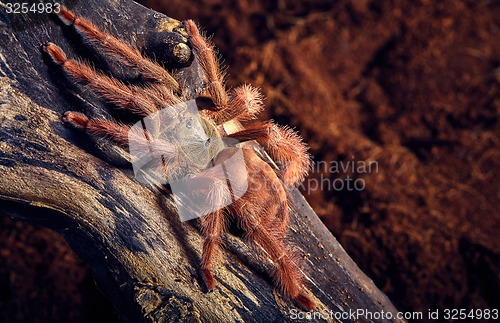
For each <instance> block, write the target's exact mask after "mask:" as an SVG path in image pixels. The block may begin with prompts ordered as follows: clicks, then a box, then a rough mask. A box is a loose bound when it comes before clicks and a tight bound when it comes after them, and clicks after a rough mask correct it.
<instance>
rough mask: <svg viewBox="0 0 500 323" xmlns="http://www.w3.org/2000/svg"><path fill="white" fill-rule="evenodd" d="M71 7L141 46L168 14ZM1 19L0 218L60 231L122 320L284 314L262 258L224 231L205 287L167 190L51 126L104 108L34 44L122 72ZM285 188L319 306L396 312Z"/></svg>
mask: <svg viewBox="0 0 500 323" xmlns="http://www.w3.org/2000/svg"><path fill="white" fill-rule="evenodd" d="M74 2H75V1H73V3H74ZM74 11H75V12H77V13H78V14H80V15H82V16H85V17H87V18H90V19H91V20H92V21H94V23H96V24H97V25H98V26H100V27H103V28H106V29H107V30H109V31H110V32H111V33H113V34H115V35H116V36H118V37H120V38H123V39H126V40H128V41H130V42H135V43H137V44H139V45H140V46H142V47H144V46H146V47H148V48H149V47H150V46H151V44H152V43H151V41H152V40H155V41H157V40H158V38H157V36H156V35H157V33H158V26H167V27H168V26H169V23H168V22H172V21H173V20H169V19H170V18H166V17H164V16H162V15H160V14H158V13H155V12H152V11H150V10H148V9H146V8H144V7H141V6H139V5H138V4H136V3H134V2H132V1H128V0H124V1H105V0H91V1H76V5H75V6H74ZM0 17H1V19H0V44H2V48H1V50H0V174H1V179H0V213H1V214H4V215H9V216H12V217H14V218H17V219H23V220H26V221H29V222H32V223H37V224H41V225H44V226H47V227H50V228H52V229H54V230H56V231H58V232H60V233H61V234H62V235H64V237H65V238H66V240H67V241H68V243H69V244H70V246H71V247H72V248H73V250H74V251H75V252H76V253H77V254H78V255H79V256H80V257H81V258H82V259H84V260H85V261H86V262H87V263H88V264H89V266H90V267H91V268H92V270H93V272H94V275H95V277H96V281H97V283H98V284H99V286H100V288H101V289H102V290H103V291H104V292H105V293H106V295H107V296H108V297H109V298H110V299H111V300H112V301H113V303H114V304H115V306H116V308H117V311H118V312H119V313H120V316H121V317H122V318H123V320H124V321H137V320H140V319H147V320H149V319H150V320H154V321H176V320H189V321H205V322H209V321H211V322H216V321H220V322H226V321H269V320H272V321H288V320H290V319H291V311H292V310H294V309H296V308H295V307H294V306H293V304H291V303H290V302H289V301H287V300H285V299H283V298H282V297H281V296H280V295H279V293H277V292H275V291H274V289H273V285H272V282H271V281H270V279H269V278H268V277H269V276H268V275H267V274H266V270H269V263H268V261H267V260H266V259H262V258H261V257H258V256H256V255H255V252H252V251H251V250H250V249H249V248H248V247H247V245H245V244H244V243H243V242H242V241H241V240H240V239H239V238H237V237H235V236H232V235H227V237H226V238H225V242H226V246H227V251H226V252H224V253H223V256H221V257H220V261H219V262H218V265H217V266H216V270H215V275H216V279H217V282H218V286H219V287H218V288H217V290H216V291H214V292H212V293H205V287H204V286H203V283H202V281H201V280H200V275H199V272H198V270H199V263H200V255H201V246H202V238H201V237H200V234H199V233H198V231H197V230H196V228H195V226H194V225H193V223H181V222H180V221H179V218H178V216H177V215H176V213H175V207H174V206H173V203H172V200H171V198H169V197H168V195H165V194H163V193H161V192H160V191H159V190H157V189H155V188H154V187H149V188H148V187H145V186H144V185H141V184H139V183H137V182H136V181H134V178H133V174H132V172H131V169H130V166H129V164H128V163H127V162H126V161H125V160H123V159H122V157H120V153H118V154H115V156H114V157H113V151H114V150H113V148H112V147H110V146H109V145H107V144H102V143H98V145H100V146H102V147H101V148H104V150H107V153H106V154H104V153H102V151H101V149H100V148H99V149H98V148H96V145H95V143H94V142H93V141H92V140H91V139H90V138H89V137H87V136H86V135H84V134H81V133H78V132H76V131H74V130H72V129H69V128H68V127H66V126H64V125H63V124H62V123H61V115H62V113H63V112H64V111H66V110H68V109H72V110H80V111H85V112H86V113H88V114H91V115H101V114H108V112H106V111H107V110H109V109H107V107H106V106H105V105H104V104H103V103H102V101H100V100H99V99H98V98H97V97H95V96H94V95H92V94H91V93H89V92H84V91H82V90H81V88H79V87H77V86H74V85H71V84H67V81H66V78H65V77H64V76H63V75H61V73H60V72H58V71H57V69H55V68H54V66H53V65H51V64H50V62H49V61H48V60H47V58H46V57H45V56H44V55H43V54H42V52H41V50H40V44H41V43H43V42H46V41H49V40H50V41H52V42H55V43H57V44H58V45H60V46H61V47H62V48H63V49H64V50H65V51H66V52H67V53H68V55H69V56H73V57H75V56H76V57H84V58H87V59H92V60H93V61H96V60H97V63H96V65H97V67H99V68H107V69H111V70H113V71H114V72H115V74H119V75H120V74H121V75H125V76H129V77H130V75H128V74H127V72H126V71H122V70H120V67H119V66H118V65H116V64H113V63H110V64H106V63H104V61H103V60H101V59H100V58H99V56H98V55H95V54H93V51H92V48H91V47H89V46H87V45H85V44H84V43H83V42H82V41H81V39H80V38H79V36H78V35H77V34H75V33H74V31H73V29H72V28H71V27H66V26H62V25H61V24H60V23H59V22H58V20H57V19H56V18H55V17H51V18H43V19H42V20H41V21H36V19H35V18H36V17H35V18H34V17H27V18H26V17H24V18H22V19H20V18H19V17H15V19H13V18H14V17H12V16H9V15H8V14H6V13H5V12H4V10H2V9H0ZM193 18H196V17H193ZM34 19H35V20H34ZM158 22H163V24H159V23H158ZM164 35H167V34H164ZM167 36H168V35H167ZM170 36H172V37H174V36H175V35H170ZM173 39H178V38H175V37H174V38H173ZM177 65H178V66H179V64H177ZM178 73H179V75H180V77H181V78H183V79H185V80H186V82H187V83H188V84H190V85H191V86H192V87H193V88H195V87H197V86H199V80H198V79H197V78H196V75H197V73H198V69H197V63H196V62H194V63H193V65H191V66H190V67H187V68H183V69H180V70H179V71H178ZM118 152H119V151H118ZM291 194H292V195H293V197H294V200H295V202H296V205H295V209H296V212H294V215H293V220H292V226H291V229H290V236H291V237H290V240H291V241H292V242H293V243H295V244H296V245H297V246H299V247H300V249H301V255H302V256H303V260H304V263H303V268H304V269H305V270H306V271H307V272H308V274H307V277H308V280H309V281H308V289H309V291H310V295H311V296H312V297H313V299H314V300H315V301H316V302H317V304H318V310H319V311H321V310H323V309H329V310H332V311H334V312H339V311H349V310H354V311H355V310H357V309H366V310H369V311H371V312H380V311H382V310H383V311H385V312H392V313H396V310H395V308H394V307H393V306H392V304H391V302H390V301H389V300H388V299H387V297H386V296H385V295H384V294H383V293H382V292H380V291H379V290H378V289H377V288H376V287H375V286H374V284H373V283H372V281H371V280H370V279H368V278H367V277H366V276H365V275H364V274H363V273H362V272H361V271H360V270H359V269H358V267H357V266H356V265H355V264H354V263H353V261H352V260H351V259H350V258H349V257H348V256H347V255H346V253H345V251H344V250H343V248H342V247H341V246H340V245H339V244H338V242H337V241H336V240H335V238H334V237H333V236H332V235H331V233H330V232H329V231H328V230H327V229H326V228H325V227H324V225H323V224H322V223H321V221H320V220H319V218H318V217H317V216H316V215H315V213H314V212H313V210H311V208H310V207H309V205H308V204H307V202H306V201H305V200H304V198H303V197H302V195H301V194H300V193H299V192H298V191H297V190H293V191H292V192H291ZM360 318H361V317H360Z"/></svg>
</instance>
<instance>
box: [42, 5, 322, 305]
mask: <svg viewBox="0 0 500 323" xmlns="http://www.w3.org/2000/svg"><path fill="white" fill-rule="evenodd" d="M58 15H59V17H60V18H61V20H62V21H63V22H65V23H66V24H67V25H71V26H73V27H74V28H75V29H76V30H77V31H78V32H79V33H80V34H81V35H82V37H83V38H84V39H86V40H87V41H90V42H92V43H93V44H94V45H95V46H96V47H97V48H100V49H101V50H103V52H104V53H105V54H107V55H108V56H110V57H112V58H114V59H116V60H118V61H119V62H121V63H122V64H123V65H124V66H126V67H128V68H130V69H134V70H136V71H137V72H139V73H140V75H141V77H142V80H143V82H144V83H145V85H144V86H142V87H141V86H136V85H129V84H126V83H124V82H122V81H120V80H118V79H115V78H113V77H112V76H108V75H105V74H103V73H101V72H99V71H96V70H94V69H93V68H91V67H90V66H89V65H87V64H85V63H83V62H80V61H77V60H74V59H68V58H67V57H66V55H65V54H64V52H63V51H62V50H61V49H60V48H59V47H58V46H56V45H55V44H53V43H47V44H46V45H44V46H43V49H44V51H45V52H46V53H48V55H49V56H50V57H51V58H52V60H53V61H54V62H55V63H56V64H58V65H59V66H60V67H61V68H62V69H63V70H64V71H65V72H66V74H67V75H68V76H69V77H70V78H71V79H73V80H74V81H77V82H79V83H82V84H84V85H85V86H87V87H88V88H90V89H91V90H93V91H94V92H95V93H97V94H98V95H100V96H101V97H103V98H104V99H106V100H107V101H108V102H110V103H112V104H114V105H115V106H116V107H117V108H121V109H126V110H128V111H131V112H132V113H135V114H137V115H139V116H142V117H145V118H146V117H148V116H150V115H152V114H155V113H158V112H159V111H162V112H165V113H167V114H169V115H171V118H172V119H170V120H177V122H174V123H173V124H172V125H170V124H169V125H166V126H163V125H162V126H161V127H160V128H159V129H167V128H168V129H174V128H175V129H177V130H172V131H173V133H176V134H177V138H180V139H181V140H180V141H179V142H175V141H169V140H168V134H167V135H164V136H158V135H155V134H154V133H149V132H150V129H149V128H148V129H147V131H146V130H142V131H136V130H134V129H133V128H132V127H131V126H129V125H125V124H121V123H117V122H115V121H111V120H104V119H92V118H88V117H87V116H85V115H84V114H82V113H79V112H71V111H68V112H66V113H65V114H64V116H63V121H64V122H66V123H68V124H70V125H72V126H74V127H75V128H78V129H82V130H84V131H86V132H87V133H89V134H92V135H94V136H100V137H108V138H109V139H111V140H112V141H114V142H116V143H118V144H120V145H122V146H125V147H132V146H134V147H139V151H140V150H141V147H144V151H146V150H148V151H149V152H150V153H152V154H155V153H157V154H158V155H161V156H162V163H161V167H163V171H164V172H165V174H168V175H169V176H170V178H175V177H186V176H187V177H189V180H190V181H189V183H188V184H186V185H188V186H189V185H191V184H190V183H196V187H195V188H193V190H192V191H193V192H192V194H193V195H196V194H202V195H205V196H209V197H210V198H211V199H214V200H217V199H218V198H220V197H221V196H224V193H225V192H223V190H224V189H227V186H226V185H221V184H222V183H221V182H220V180H219V179H218V178H216V177H214V174H213V172H211V170H212V168H207V167H206V166H207V164H209V165H212V166H214V165H215V166H216V165H221V164H222V163H224V162H225V161H226V160H228V158H230V157H231V156H232V155H233V154H234V152H235V150H236V149H241V151H242V156H243V159H244V164H245V169H246V174H244V175H245V177H246V178H247V181H248V183H247V184H248V187H247V188H246V191H245V193H244V194H243V195H242V196H241V197H240V198H238V199H235V200H233V201H232V203H231V204H229V205H226V206H224V207H223V208H220V209H215V210H213V211H211V212H210V213H209V214H206V215H204V216H202V217H201V218H200V227H201V231H202V234H203V235H204V237H205V242H204V244H203V256H202V258H203V259H202V265H201V266H202V276H203V278H204V281H205V283H206V285H207V287H208V289H209V290H212V289H214V288H215V280H214V278H213V276H212V274H211V268H212V262H213V260H214V257H215V255H216V254H217V251H218V249H219V245H220V243H221V234H223V233H224V231H225V229H226V224H227V222H228V221H227V220H228V217H229V216H232V217H234V218H235V219H236V221H237V222H238V224H239V226H240V227H241V228H242V229H243V231H244V232H245V237H246V238H248V239H249V240H250V241H252V242H255V243H256V244H257V245H259V246H260V247H261V248H262V249H263V250H264V251H265V252H266V253H267V255H268V256H269V257H270V259H271V260H272V261H273V263H274V266H275V270H274V271H273V276H274V280H275V282H276V285H277V286H278V287H279V288H280V290H281V291H282V292H283V294H284V295H285V296H287V297H290V298H292V299H293V300H295V301H296V302H298V303H299V304H300V305H301V306H302V307H304V308H306V309H312V308H314V303H313V302H312V301H311V300H310V299H309V297H308V296H306V295H305V293H303V292H302V291H301V284H302V283H303V281H304V275H303V273H302V272H301V271H300V269H299V267H298V265H297V258H298V257H297V256H296V255H295V253H294V252H293V251H292V249H291V248H290V246H288V245H286V244H285V237H286V232H287V228H288V223H289V216H290V215H289V205H288V200H287V194H286V187H287V186H292V185H296V184H298V183H299V182H300V181H302V180H303V179H304V176H305V175H306V173H307V171H308V169H309V167H310V163H311V161H310V158H309V155H308V154H307V149H306V147H305V145H304V144H303V143H302V141H301V139H300V137H298V136H297V135H296V134H295V133H294V132H293V131H291V130H290V129H288V128H282V127H279V126H277V125H275V124H273V123H272V122H258V121H254V122H253V123H250V124H248V125H247V126H246V129H244V130H241V131H238V132H235V133H231V134H228V133H226V132H225V131H224V127H223V124H224V123H226V122H227V121H231V120H237V121H249V120H251V119H254V118H255V116H256V115H257V114H258V113H259V112H260V111H261V109H262V108H263V103H262V95H261V94H260V93H259V91H258V90H257V89H255V88H253V87H251V86H249V85H243V86H239V87H237V88H235V89H233V90H232V91H231V92H230V93H229V94H228V93H227V92H226V89H225V87H224V80H223V76H222V74H221V72H220V68H219V65H218V62H217V59H216V56H215V55H214V52H213V48H212V46H211V45H210V44H208V43H207V40H206V39H205V38H204V37H203V36H202V35H201V34H200V33H199V31H198V28H197V27H196V25H195V24H194V22H193V21H191V20H188V21H185V22H184V28H185V29H186V31H187V34H188V35H189V41H190V44H191V47H192V49H193V52H194V53H195V55H196V58H197V60H198V62H199V64H200V66H201V69H202V71H203V74H204V78H205V84H206V86H205V89H204V90H203V91H202V93H198V95H197V96H196V97H195V98H192V97H190V96H189V94H187V92H188V91H185V90H184V89H183V87H182V86H181V85H180V84H179V82H178V81H177V80H176V79H175V78H174V77H173V76H172V75H171V74H170V73H169V72H168V71H167V70H165V69H164V68H163V67H162V66H161V65H159V64H158V63H156V62H154V61H152V60H150V59H148V58H145V57H144V56H142V55H141V53H140V51H139V50H138V49H136V48H134V47H131V46H129V45H127V44H125V43H124V42H122V41H120V40H118V39H117V38H115V37H113V36H112V35H110V34H108V33H106V32H104V31H101V30H99V29H98V28H97V27H96V26H94V25H93V24H92V23H91V22H89V21H88V20H86V19H83V18H80V17H77V16H76V15H75V14H73V13H72V12H70V11H69V10H67V9H66V8H61V11H60V13H59V14H58ZM192 99H194V100H195V102H196V105H197V107H198V109H200V110H201V112H200V118H199V119H196V120H195V119H193V116H190V115H189V114H186V113H182V112H181V113H179V112H180V111H178V110H176V109H174V108H172V107H173V106H176V107H179V106H181V107H182V106H183V105H182V104H183V102H184V101H188V100H192ZM169 109H170V110H169ZM175 113H178V115H177V116H175ZM160 121H161V119H160ZM193 122H194V123H193ZM179 125H181V126H184V128H182V127H181V128H176V127H179ZM169 131H170V130H169ZM223 137H225V138H232V139H233V140H235V141H239V142H244V141H251V140H255V141H257V142H258V143H259V144H260V145H262V146H263V147H264V148H265V149H266V151H267V152H268V153H269V155H270V156H271V157H272V158H273V159H274V160H275V161H276V162H277V164H278V165H280V169H279V170H277V171H275V170H274V169H273V168H272V167H271V166H270V165H269V164H268V163H267V162H265V161H264V160H263V159H262V158H260V157H259V155H258V154H257V153H256V152H255V151H254V150H253V149H252V148H249V147H247V146H243V147H241V148H239V147H236V146H235V145H231V144H229V145H228V144H221V142H222V141H221V140H219V139H220V138H223ZM151 147H153V148H151ZM139 154H140V152H139ZM186 160H190V161H191V162H190V163H186ZM223 184H225V183H223ZM219 202H220V201H215V202H214V205H219V204H218V203H219ZM221 205H225V204H221Z"/></svg>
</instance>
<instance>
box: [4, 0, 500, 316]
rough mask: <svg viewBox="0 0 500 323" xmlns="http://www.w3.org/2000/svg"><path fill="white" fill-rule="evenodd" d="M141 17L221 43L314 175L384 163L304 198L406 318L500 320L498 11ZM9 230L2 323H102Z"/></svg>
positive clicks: (471, 4) (156, 4)
mask: <svg viewBox="0 0 500 323" xmlns="http://www.w3.org/2000/svg"><path fill="white" fill-rule="evenodd" d="M142 2H143V3H145V4H146V5H147V6H149V7H152V8H154V9H157V10H160V11H163V12H165V13H166V14H168V15H169V16H171V17H175V18H178V19H188V18H194V19H196V20H197V21H198V22H199V23H200V24H201V25H202V26H203V27H205V28H206V30H207V31H208V33H209V34H214V35H215V36H214V39H213V40H214V42H215V45H216V46H217V47H218V48H219V49H220V54H221V56H222V57H223V59H224V62H225V64H226V65H227V66H228V69H227V72H228V75H229V77H228V84H229V86H235V85H237V84H240V83H244V82H246V83H251V84H253V85H256V86H260V87H261V88H262V90H263V92H264V93H265V95H266V96H267V100H266V105H267V107H268V109H267V110H266V111H265V112H264V113H263V115H262V119H267V118H273V119H275V120H276V121H277V122H278V123H280V124H284V125H285V124H286V125H291V126H295V127H296V129H297V130H298V131H299V132H300V133H301V134H302V136H303V137H304V138H305V141H306V142H308V143H309V145H310V146H311V150H310V152H311V154H312V155H313V156H314V159H315V161H316V165H318V162H319V161H324V162H326V163H328V165H331V164H330V162H331V161H333V162H340V161H342V162H344V165H345V163H347V162H348V161H351V162H352V161H355V162H358V161H376V162H377V166H378V167H377V168H372V171H371V172H368V171H367V172H359V171H355V172H350V171H348V172H343V171H340V172H330V169H328V168H329V167H327V168H326V169H325V167H320V169H318V168H316V169H315V170H314V171H313V173H312V174H311V176H310V177H309V178H308V180H307V181H306V184H305V185H304V187H303V188H304V190H303V192H304V194H305V195H306V197H307V199H308V200H309V202H310V203H311V205H312V206H313V208H314V209H315V210H316V212H317V213H318V215H320V216H321V218H322V219H323V221H324V222H325V224H326V225H327V226H328V227H329V228H330V230H331V231H332V232H333V233H334V235H335V236H336V237H337V239H339V241H340V242H341V243H342V245H343V246H344V248H345V249H346V250H347V252H348V253H349V255H350V256H351V257H352V258H353V259H354V260H355V261H356V263H357V264H358V265H359V266H360V267H361V269H362V270H363V271H364V272H366V273H367V274H368V276H370V277H371V278H372V279H373V280H374V281H375V283H376V284H377V285H378V286H379V287H380V288H381V289H382V290H383V291H384V292H386V293H387V294H388V296H389V297H390V298H391V300H392V301H393V303H394V304H395V305H396V307H398V309H400V310H413V311H425V312H426V311H427V310H428V309H435V308H439V309H444V308H465V309H472V308H500V301H499V300H500V277H499V275H498V273H499V272H500V243H499V239H500V238H499V235H498V233H499V232H500V213H499V212H498V207H499V205H500V200H499V186H498V185H499V184H498V182H499V178H498V173H497V170H498V169H499V166H500V142H499V132H498V114H499V111H500V96H499V93H500V91H499V89H500V41H499V38H498V35H499V34H500V4H499V3H498V2H495V1H477V0H471V1H454V0H450V1H439V2H433V1H426V0H422V1H410V0H407V1H397V2H396V3H393V1H369V0H356V1H319V0H313V1H307V2H304V3H302V4H301V3H299V2H293V1H277V2H273V3H275V4H271V2H267V1H252V2H250V1H239V3H238V4H230V3H229V1H217V0H202V1H199V2H198V3H197V4H193V3H191V2H189V1H180V0H168V1H167V0H165V1H152V0H151V1H142ZM394 2H395V1H394ZM323 166H324V164H323ZM348 176H349V177H348ZM350 179H359V180H362V182H358V184H359V185H360V183H363V184H364V185H365V187H364V189H362V190H360V191H358V190H350V189H347V188H346V186H347V183H348V181H349V180H350ZM327 180H328V181H329V182H327ZM341 180H343V182H340V181H341ZM321 181H323V189H320V188H317V189H314V187H315V186H316V183H321ZM334 181H335V182H334ZM328 183H330V184H332V183H335V184H336V188H339V187H340V184H341V183H344V189H341V190H339V189H336V188H332V187H328ZM351 184H352V182H351ZM358 187H359V186H358ZM1 221H2V226H1V231H0V240H1V244H0V252H1V257H0V262H1V263H0V287H1V288H0V290H1V291H2V294H1V295H0V306H1V307H0V309H1V312H2V316H3V318H6V316H5V315H6V314H5V313H7V308H9V311H12V310H14V312H13V313H14V314H12V315H14V316H12V317H7V318H11V319H16V316H15V315H17V318H18V319H21V318H22V317H24V319H26V318H29V317H30V315H38V317H39V318H41V320H44V318H46V320H50V319H51V318H58V317H63V318H67V319H68V321H82V320H92V319H89V318H88V316H89V315H92V313H102V308H103V307H105V306H107V305H106V304H104V305H103V303H102V302H98V304H95V302H94V301H92V300H94V299H95V298H96V297H100V296H98V295H99V294H97V293H98V292H97V291H96V290H95V289H92V288H93V287H92V280H91V278H90V276H89V273H88V272H87V269H85V267H83V265H82V264H81V263H79V261H78V260H76V259H75V258H74V256H73V255H72V254H71V252H70V251H69V250H68V247H67V246H66V245H65V243H64V241H62V238H60V237H58V236H57V235H56V234H54V233H52V232H50V231H49V230H45V229H34V228H33V227H30V226H28V225H25V224H20V223H15V222H12V221H10V220H8V219H1ZM5 253H9V254H8V255H5ZM14 253H16V255H15V256H14ZM6 256H8V257H6ZM332 288H335V286H332ZM4 291H7V292H4ZM35 299H36V300H37V301H34V300H35ZM85 313H86V314H85Z"/></svg>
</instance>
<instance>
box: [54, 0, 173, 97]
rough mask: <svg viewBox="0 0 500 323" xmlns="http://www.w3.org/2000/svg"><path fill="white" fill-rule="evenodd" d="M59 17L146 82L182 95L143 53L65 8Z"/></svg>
mask: <svg viewBox="0 0 500 323" xmlns="http://www.w3.org/2000/svg"><path fill="white" fill-rule="evenodd" d="M58 15H59V17H60V18H61V20H62V21H63V22H64V23H66V24H67V25H72V26H74V27H75V29H76V30H77V31H78V32H79V33H80V34H81V35H83V36H84V37H85V38H86V39H87V40H90V41H92V42H94V43H96V44H98V45H100V46H101V47H102V48H104V49H105V50H106V52H107V53H108V54H109V55H111V56H113V57H114V58H116V59H117V60H119V61H121V62H122V63H123V64H125V65H126V66H128V67H130V68H134V69H136V70H138V71H139V72H140V73H141V75H142V77H143V79H144V81H152V82H160V83H163V84H166V85H167V86H168V87H169V88H171V89H172V90H173V91H174V92H177V93H180V92H181V88H180V86H179V83H178V82H177V81H176V80H175V79H174V77H173V76H172V75H170V73H169V72H168V71H167V70H165V69H164V68H163V67H161V66H160V65H159V64H157V63H155V62H153V61H152V60H150V59H148V58H146V57H144V56H142V54H141V52H140V51H139V50H138V49H136V48H133V47H131V46H130V45H127V44H125V43H124V42H122V41H121V40H118V39H117V38H115V37H114V36H112V35H111V34H109V33H107V32H104V31H102V30H99V28H97V27H96V26H95V25H94V24H93V23H91V22H90V21H88V20H87V19H84V18H81V17H77V16H76V15H75V14H74V13H73V12H71V11H69V10H68V9H67V8H65V7H61V11H60V12H59V14H58Z"/></svg>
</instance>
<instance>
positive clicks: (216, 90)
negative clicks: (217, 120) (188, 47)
mask: <svg viewBox="0 0 500 323" xmlns="http://www.w3.org/2000/svg"><path fill="white" fill-rule="evenodd" d="M184 24H185V26H186V30H187V32H188V34H189V36H190V40H191V44H192V45H193V47H194V49H195V54H196V55H197V56H198V62H199V63H200V65H201V68H202V69H203V72H204V73H205V75H206V77H207V82H208V84H207V88H206V92H208V94H209V96H210V98H211V99H212V101H213V103H214V104H215V107H216V109H222V108H223V107H225V106H226V105H227V103H228V95H227V93H226V90H225V88H224V76H223V74H222V73H221V71H220V69H219V63H218V61H217V58H216V56H215V54H214V49H213V46H212V45H211V44H209V43H208V42H207V40H206V39H205V37H203V36H202V35H201V34H200V31H199V30H198V27H196V24H195V23H194V22H193V21H192V20H187V21H185V22H184Z"/></svg>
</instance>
